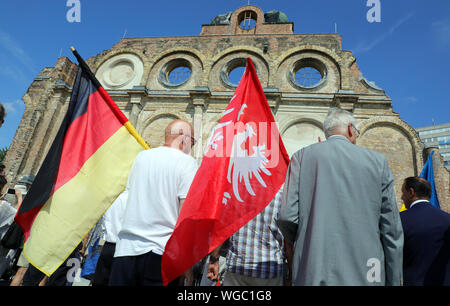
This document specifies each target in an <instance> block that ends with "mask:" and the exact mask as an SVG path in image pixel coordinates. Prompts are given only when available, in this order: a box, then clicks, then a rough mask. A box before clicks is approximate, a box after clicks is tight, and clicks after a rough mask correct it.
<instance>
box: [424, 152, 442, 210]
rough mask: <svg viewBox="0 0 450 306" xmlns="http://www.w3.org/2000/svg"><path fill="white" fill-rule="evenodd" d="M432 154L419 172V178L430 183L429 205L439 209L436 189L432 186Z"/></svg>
mask: <svg viewBox="0 0 450 306" xmlns="http://www.w3.org/2000/svg"><path fill="white" fill-rule="evenodd" d="M433 153H434V151H432V152H431V154H430V156H428V159H427V162H426V163H425V166H423V169H422V172H420V175H419V176H420V177H422V178H424V179H426V180H427V181H428V183H430V185H431V190H432V193H431V198H430V203H431V205H433V206H434V207H437V208H439V209H441V206H440V205H439V201H438V198H437V194H436V187H435V185H434V174H433Z"/></svg>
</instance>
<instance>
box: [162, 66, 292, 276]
mask: <svg viewBox="0 0 450 306" xmlns="http://www.w3.org/2000/svg"><path fill="white" fill-rule="evenodd" d="M288 164H289V156H288V154H287V152H286V149H285V147H284V145H283V142H282V140H281V136H280V134H279V132H278V127H277V125H276V123H275V120H274V117H273V114H272V112H271V110H270V107H269V105H268V103H267V100H266V97H265V95H264V92H263V89H262V87H261V84H260V82H259V79H258V76H257V74H256V71H255V68H254V66H253V63H252V61H251V59H250V58H248V59H247V68H246V70H245V73H244V75H243V76H242V79H241V81H240V83H239V85H238V87H237V89H236V92H235V94H234V95H233V97H232V98H231V101H230V103H229V104H228V107H227V108H226V110H225V112H224V113H223V116H222V119H221V120H220V122H219V123H218V124H217V126H216V127H215V128H214V129H213V130H212V132H211V135H210V137H209V139H208V142H207V147H206V150H205V155H204V157H203V160H202V163H201V165H200V168H199V170H198V171H197V174H196V176H195V178H194V180H193V182H192V185H191V188H190V189H189V192H188V195H187V197H186V199H185V202H184V205H183V207H182V209H181V212H180V215H179V217H178V221H177V224H176V226H175V229H174V232H173V234H172V236H171V237H170V239H169V241H168V242H167V244H166V248H165V251H164V254H163V258H162V267H161V270H162V276H163V282H164V285H167V284H168V283H169V282H170V281H172V280H174V279H175V278H177V277H178V276H180V275H181V274H183V273H184V272H185V271H186V270H188V269H189V268H190V267H192V266H193V265H194V264H195V263H197V262H199V261H200V260H201V259H202V258H203V257H205V256H206V255H207V254H209V253H210V252H211V251H213V250H214V249H215V248H216V247H217V246H219V245H220V244H222V243H223V242H224V241H225V240H226V239H227V238H228V237H230V236H231V235H233V234H234V233H235V232H237V231H238V230H239V229H240V228H241V227H242V226H244V225H245V224H246V223H247V222H248V221H250V220H251V219H253V218H254V217H256V216H257V215H258V214H259V213H260V212H261V211H262V210H263V209H264V208H265V207H266V206H267V205H268V204H269V203H270V201H271V200H272V199H273V198H274V196H275V194H276V193H277V192H278V190H279V189H280V187H281V185H282V184H283V183H284V180H285V177H286V171H287V167H288Z"/></svg>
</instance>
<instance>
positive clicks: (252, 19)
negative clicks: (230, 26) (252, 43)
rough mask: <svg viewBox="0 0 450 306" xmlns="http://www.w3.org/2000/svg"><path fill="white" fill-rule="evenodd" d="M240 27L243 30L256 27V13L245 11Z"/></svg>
mask: <svg viewBox="0 0 450 306" xmlns="http://www.w3.org/2000/svg"><path fill="white" fill-rule="evenodd" d="M240 19H241V20H240V21H239V26H240V28H241V29H242V30H250V29H253V28H254V27H256V13H255V12H252V11H245V12H243V13H242V14H241V18H240Z"/></svg>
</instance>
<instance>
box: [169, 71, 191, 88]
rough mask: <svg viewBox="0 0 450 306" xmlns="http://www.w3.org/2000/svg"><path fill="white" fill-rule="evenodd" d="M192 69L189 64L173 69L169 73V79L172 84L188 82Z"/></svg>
mask: <svg viewBox="0 0 450 306" xmlns="http://www.w3.org/2000/svg"><path fill="white" fill-rule="evenodd" d="M191 74H192V71H191V69H190V68H189V67H187V66H179V67H176V68H174V69H172V70H171V71H170V72H169V73H168V75H167V80H168V81H169V83H170V84H172V85H180V84H183V83H184V82H186V81H187V80H188V79H189V77H190V76H191Z"/></svg>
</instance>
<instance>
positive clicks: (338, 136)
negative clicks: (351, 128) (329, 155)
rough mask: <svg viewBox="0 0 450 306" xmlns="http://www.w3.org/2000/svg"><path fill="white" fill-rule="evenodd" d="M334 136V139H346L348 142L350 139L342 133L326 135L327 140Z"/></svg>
mask: <svg viewBox="0 0 450 306" xmlns="http://www.w3.org/2000/svg"><path fill="white" fill-rule="evenodd" d="M334 138H336V139H345V140H347V141H348V142H350V140H348V138H347V137H345V136H344V135H339V134H337V135H331V136H330V137H328V139H327V140H330V139H334Z"/></svg>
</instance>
